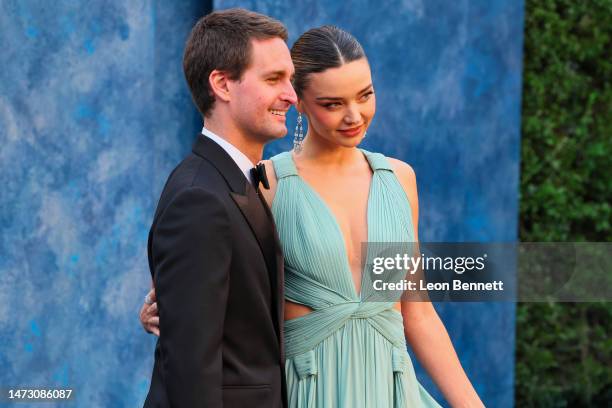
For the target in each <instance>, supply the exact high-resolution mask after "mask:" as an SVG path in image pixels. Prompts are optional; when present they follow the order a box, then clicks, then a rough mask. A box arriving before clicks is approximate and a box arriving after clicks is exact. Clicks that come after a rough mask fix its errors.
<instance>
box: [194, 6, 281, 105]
mask: <svg viewBox="0 0 612 408" xmlns="http://www.w3.org/2000/svg"><path fill="white" fill-rule="evenodd" d="M274 37H278V38H281V39H283V40H284V41H287V29H286V28H285V26H284V25H283V24H282V23H281V22H280V21H278V20H275V19H273V18H272V17H268V16H265V15H263V14H259V13H255V12H253V11H248V10H244V9H240V8H233V9H227V10H221V11H215V12H213V13H211V14H208V15H207V16H205V17H203V18H201V19H200V20H199V21H198V22H197V23H196V25H195V26H194V27H193V29H192V30H191V34H190V35H189V39H188V40H187V44H186V46H185V54H184V56H183V71H184V73H185V79H186V80H187V84H188V85H189V90H190V91H191V96H192V98H193V101H194V102H195V104H196V106H197V107H198V110H199V111H200V113H201V114H202V116H208V115H209V113H210V111H211V110H212V108H213V106H214V103H215V97H214V95H213V93H212V91H211V89H210V84H209V82H208V77H209V76H210V73H211V72H212V71H213V70H215V69H217V70H219V71H226V72H227V73H228V74H229V77H230V79H232V80H237V79H240V78H241V77H242V74H243V73H244V71H245V70H246V69H247V67H248V66H249V64H250V62H251V49H252V48H253V47H252V45H251V40H252V39H258V40H263V39H268V38H274Z"/></svg>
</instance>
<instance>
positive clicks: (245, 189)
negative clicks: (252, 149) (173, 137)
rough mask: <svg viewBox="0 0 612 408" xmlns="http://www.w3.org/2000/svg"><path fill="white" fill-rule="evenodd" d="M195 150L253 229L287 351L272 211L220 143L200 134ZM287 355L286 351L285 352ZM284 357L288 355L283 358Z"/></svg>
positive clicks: (279, 254) (278, 249)
mask: <svg viewBox="0 0 612 408" xmlns="http://www.w3.org/2000/svg"><path fill="white" fill-rule="evenodd" d="M193 152H194V153H195V154H197V155H198V156H200V157H203V158H204V159H206V160H208V161H209V162H210V163H211V164H212V165H213V166H215V168H216V169H217V170H218V171H219V173H220V174H221V176H222V177H223V178H224V179H225V181H226V182H227V184H228V186H229V187H230V189H231V191H230V196H231V197H232V200H234V202H235V203H236V206H238V208H239V209H240V212H241V213H242V215H243V216H244V219H245V221H246V222H247V224H248V225H249V227H250V228H251V231H252V232H253V235H254V236H255V239H256V240H257V243H258V244H259V249H260V250H261V253H262V255H263V257H264V260H265V262H266V266H267V269H268V274H269V279H270V287H271V291H272V302H273V308H274V320H276V321H275V323H276V328H277V335H278V337H279V341H280V345H281V350H283V341H282V324H283V305H284V303H283V301H284V294H283V287H284V286H283V285H284V277H283V262H284V261H283V255H282V250H281V247H280V242H279V240H278V235H277V232H276V228H275V227H274V219H273V217H272V213H271V211H270V209H269V208H268V206H267V204H266V203H265V201H264V200H263V199H262V198H261V197H260V196H259V194H257V191H256V190H255V188H254V187H253V186H252V185H251V183H250V182H249V181H248V180H247V179H246V178H245V177H244V174H243V173H242V171H241V170H240V168H239V167H238V166H237V165H236V163H235V162H234V160H233V159H232V158H231V157H230V155H229V154H227V152H226V151H225V150H224V149H223V148H222V147H221V146H219V145H218V144H217V143H215V142H214V141H212V140H211V139H209V138H208V137H206V136H204V135H202V134H200V135H198V138H197V140H196V141H195V143H194V146H193ZM283 356H284V353H283ZM283 358H284V357H283Z"/></svg>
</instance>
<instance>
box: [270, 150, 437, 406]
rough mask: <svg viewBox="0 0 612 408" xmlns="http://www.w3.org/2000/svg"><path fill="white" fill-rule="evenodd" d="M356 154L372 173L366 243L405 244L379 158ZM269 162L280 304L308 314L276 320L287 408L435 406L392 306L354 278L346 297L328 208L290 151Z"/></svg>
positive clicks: (339, 242) (404, 205)
mask: <svg viewBox="0 0 612 408" xmlns="http://www.w3.org/2000/svg"><path fill="white" fill-rule="evenodd" d="M363 153H364V154H365V156H366V158H367V160H368V163H369V164H370V167H371V169H372V171H373V178H372V184H371V187H370V192H369V197H368V209H367V223H368V242H394V243H395V242H407V243H408V242H412V241H414V229H413V224H412V217H411V210H410V204H409V203H408V199H407V196H406V194H405V192H404V190H403V188H402V186H401V185H400V183H399V181H398V180H397V178H396V176H395V174H394V173H393V170H392V168H391V166H390V165H389V162H388V161H387V159H386V158H385V157H384V156H383V155H382V154H379V153H370V152H367V151H365V150H364V151H363ZM272 163H273V165H274V170H275V172H276V177H277V179H278V186H277V191H276V195H275V197H274V202H273V203H272V214H273V215H274V220H275V222H276V227H277V228H278V233H279V236H280V241H281V245H282V248H283V251H284V255H285V298H286V299H287V300H289V301H291V302H295V303H299V304H302V305H305V306H308V307H310V308H312V309H313V312H311V313H310V314H307V315H305V316H302V317H298V318H295V319H291V320H287V321H285V332H284V333H285V352H286V363H285V368H286V376H287V394H288V399H289V407H290V408H301V407H319V408H328V407H338V408H343V407H347V408H359V407H364V408H365V407H368V408H370V407H394V408H398V407H439V406H440V405H438V403H437V402H436V401H435V400H434V399H433V398H432V397H431V396H430V395H429V394H428V393H427V391H426V390H425V389H424V388H423V387H422V386H421V385H420V384H419V382H418V381H417V379H416V376H415V373H414V368H413V366H412V363H411V361H410V357H409V355H408V353H407V352H406V341H405V339H404V327H403V322H402V316H401V314H400V313H399V312H398V311H397V310H396V309H394V308H393V304H394V303H393V302H380V301H370V302H368V300H372V299H374V295H375V293H374V292H375V291H374V289H373V288H372V285H368V284H365V283H363V278H362V290H361V294H357V293H356V290H355V285H354V283H353V279H352V275H351V270H350V266H349V263H348V257H347V254H346V248H345V246H344V238H343V235H342V232H341V230H340V227H339V225H338V223H337V221H336V219H335V217H334V215H333V214H332V212H331V210H330V209H329V207H327V205H326V204H325V202H324V201H323V200H322V199H321V198H320V196H319V195H318V194H317V193H316V192H315V191H314V190H313V189H312V188H311V187H309V185H308V184H307V183H306V182H305V181H304V180H303V179H302V178H301V177H300V176H299V175H298V173H297V169H296V167H295V163H294V162H293V159H292V157H291V152H285V153H281V154H279V155H277V156H274V157H273V158H272ZM368 256H369V254H368ZM366 264H367V262H366ZM363 275H364V276H365V275H366V274H365V273H364V274H363Z"/></svg>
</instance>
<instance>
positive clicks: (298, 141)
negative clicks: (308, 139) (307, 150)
mask: <svg viewBox="0 0 612 408" xmlns="http://www.w3.org/2000/svg"><path fill="white" fill-rule="evenodd" d="M302 143H304V127H303V126H302V114H301V113H298V116H297V124H296V125H295V133H294V134H293V150H294V151H295V152H296V153H299V152H301V151H302Z"/></svg>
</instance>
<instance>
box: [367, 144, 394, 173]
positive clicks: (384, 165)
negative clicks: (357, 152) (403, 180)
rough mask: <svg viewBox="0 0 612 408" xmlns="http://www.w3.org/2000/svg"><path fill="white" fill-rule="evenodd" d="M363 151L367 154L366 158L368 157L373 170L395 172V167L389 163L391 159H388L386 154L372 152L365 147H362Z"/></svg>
mask: <svg viewBox="0 0 612 408" xmlns="http://www.w3.org/2000/svg"><path fill="white" fill-rule="evenodd" d="M361 151H362V152H363V154H365V157H366V159H368V163H370V167H371V168H372V171H376V170H388V171H391V172H393V167H391V163H389V160H387V158H386V157H385V155H384V154H382V153H372V152H369V151H367V150H364V149H361Z"/></svg>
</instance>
